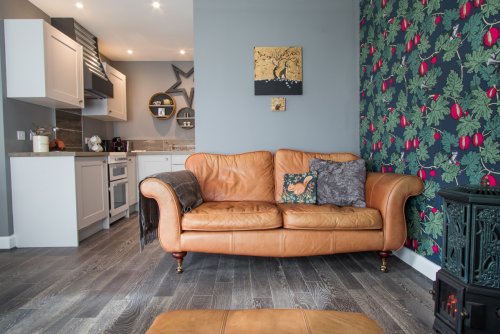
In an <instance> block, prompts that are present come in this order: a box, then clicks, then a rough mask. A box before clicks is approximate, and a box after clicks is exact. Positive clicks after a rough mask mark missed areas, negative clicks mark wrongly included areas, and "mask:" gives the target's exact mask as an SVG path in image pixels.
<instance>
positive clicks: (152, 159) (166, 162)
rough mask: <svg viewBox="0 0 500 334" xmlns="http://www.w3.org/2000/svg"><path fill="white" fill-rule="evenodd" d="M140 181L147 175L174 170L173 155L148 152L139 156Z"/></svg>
mask: <svg viewBox="0 0 500 334" xmlns="http://www.w3.org/2000/svg"><path fill="white" fill-rule="evenodd" d="M137 167H138V168H137V169H138V170H137V173H138V181H139V182H140V181H142V180H143V179H144V178H145V177H147V176H149V175H152V174H156V173H163V172H171V171H172V156H171V155H170V154H146V155H139V156H137Z"/></svg>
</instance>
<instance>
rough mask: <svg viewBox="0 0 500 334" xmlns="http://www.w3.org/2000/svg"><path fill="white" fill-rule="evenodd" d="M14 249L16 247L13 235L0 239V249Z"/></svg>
mask: <svg viewBox="0 0 500 334" xmlns="http://www.w3.org/2000/svg"><path fill="white" fill-rule="evenodd" d="M14 247H16V239H15V237H14V235H9V236H8V237H0V249H11V248H14Z"/></svg>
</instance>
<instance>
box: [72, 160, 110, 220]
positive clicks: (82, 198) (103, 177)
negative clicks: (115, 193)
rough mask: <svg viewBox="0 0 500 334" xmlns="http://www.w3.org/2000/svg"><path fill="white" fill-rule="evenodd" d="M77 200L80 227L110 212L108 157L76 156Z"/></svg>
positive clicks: (104, 216)
mask: <svg viewBox="0 0 500 334" xmlns="http://www.w3.org/2000/svg"><path fill="white" fill-rule="evenodd" d="M75 167H76V200H77V206H76V208H77V215H78V217H77V225H78V229H82V228H84V227H87V226H89V225H91V224H93V223H95V222H96V221H98V220H101V219H104V218H106V217H107V216H108V214H109V204H108V173H107V168H108V165H107V163H106V159H105V158H104V159H103V158H102V157H98V158H76V164H75Z"/></svg>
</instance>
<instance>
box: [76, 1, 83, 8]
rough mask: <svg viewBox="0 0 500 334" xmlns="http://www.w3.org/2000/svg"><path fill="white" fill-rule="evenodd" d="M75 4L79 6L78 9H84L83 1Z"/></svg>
mask: <svg viewBox="0 0 500 334" xmlns="http://www.w3.org/2000/svg"><path fill="white" fill-rule="evenodd" d="M75 6H76V8H78V9H83V3H81V2H77V3H75Z"/></svg>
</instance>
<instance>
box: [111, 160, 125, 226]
mask: <svg viewBox="0 0 500 334" xmlns="http://www.w3.org/2000/svg"><path fill="white" fill-rule="evenodd" d="M108 168H109V173H108V175H109V221H110V223H112V222H114V221H116V220H118V219H120V218H122V217H128V214H129V213H128V210H129V201H128V173H127V172H128V171H127V154H126V153H125V152H110V153H109V156H108Z"/></svg>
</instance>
